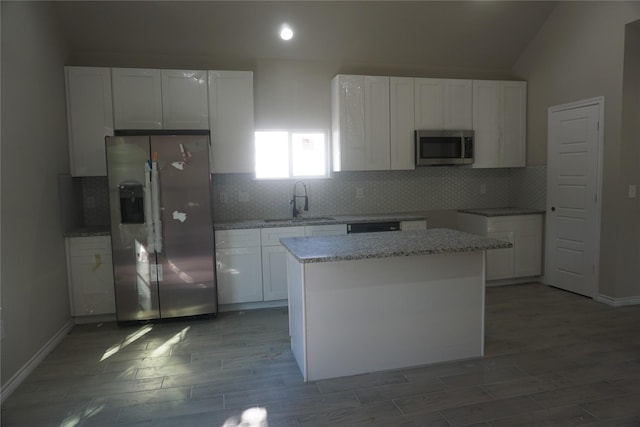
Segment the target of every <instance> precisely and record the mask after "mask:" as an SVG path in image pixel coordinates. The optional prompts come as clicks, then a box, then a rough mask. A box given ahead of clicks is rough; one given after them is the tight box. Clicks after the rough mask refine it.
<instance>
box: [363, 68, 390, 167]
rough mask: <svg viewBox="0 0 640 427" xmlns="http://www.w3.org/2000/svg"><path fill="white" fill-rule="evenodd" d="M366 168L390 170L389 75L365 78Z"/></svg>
mask: <svg viewBox="0 0 640 427" xmlns="http://www.w3.org/2000/svg"><path fill="white" fill-rule="evenodd" d="M364 125H365V126H364V140H365V169H366V170H389V168H390V167H391V152H390V149H389V77H378V76H365V78H364Z"/></svg>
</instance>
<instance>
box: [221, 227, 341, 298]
mask: <svg viewBox="0 0 640 427" xmlns="http://www.w3.org/2000/svg"><path fill="white" fill-rule="evenodd" d="M339 234H347V226H346V224H330V225H314V226H307V227H304V226H295V227H269V228H262V229H260V228H253V229H239V230H218V231H216V277H217V281H218V302H219V303H220V304H237V303H257V302H264V301H280V300H287V299H288V296H289V295H288V286H287V250H286V249H285V248H284V246H282V245H281V244H280V239H281V238H285V237H303V236H330V235H339Z"/></svg>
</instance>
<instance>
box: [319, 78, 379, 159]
mask: <svg viewBox="0 0 640 427" xmlns="http://www.w3.org/2000/svg"><path fill="white" fill-rule="evenodd" d="M331 116H332V117H331V120H332V133H333V138H332V141H333V170H334V171H363V170H388V169H389V168H390V162H391V160H390V158H391V151H390V145H389V144H390V142H389V141H390V131H389V77H378V76H353V75H337V76H336V77H335V78H334V79H333V80H332V82H331Z"/></svg>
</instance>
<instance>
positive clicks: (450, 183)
mask: <svg viewBox="0 0 640 427" xmlns="http://www.w3.org/2000/svg"><path fill="white" fill-rule="evenodd" d="M294 182H295V181H294V180H279V181H258V180H255V179H254V178H253V176H252V175H250V174H247V175H239V174H215V175H213V195H214V219H215V221H235V220H244V219H253V218H281V217H288V216H290V215H291V205H290V204H289V200H291V196H292V194H293V184H294ZM304 182H305V183H306V185H307V190H308V195H309V212H307V213H305V215H309V216H316V215H331V214H333V215H345V214H369V213H393V212H414V211H423V210H438V209H460V208H488V207H503V206H510V205H511V200H510V199H511V191H510V170H509V169H470V168H463V167H447V166H442V167H428V168H418V169H416V170H410V171H380V172H339V173H334V174H333V177H332V178H329V179H308V180H305V181H304ZM359 189H361V192H362V197H361V198H359V197H357V193H358V192H359V191H360V190H359ZM297 192H298V194H303V188H302V186H301V185H299V186H298V189H297ZM240 200H246V201H242V202H241V201H240Z"/></svg>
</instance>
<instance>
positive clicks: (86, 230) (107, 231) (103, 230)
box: [64, 225, 111, 237]
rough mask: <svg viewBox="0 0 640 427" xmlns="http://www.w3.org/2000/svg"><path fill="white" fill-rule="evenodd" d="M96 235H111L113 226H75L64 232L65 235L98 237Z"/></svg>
mask: <svg viewBox="0 0 640 427" xmlns="http://www.w3.org/2000/svg"><path fill="white" fill-rule="evenodd" d="M96 236H111V227H110V226H108V225H105V226H96V227H81V228H74V229H73V230H69V231H67V232H65V233H64V237H96Z"/></svg>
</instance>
